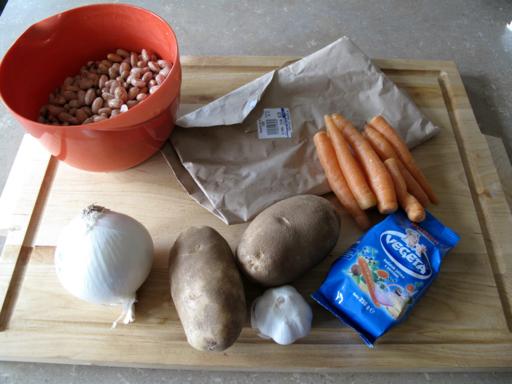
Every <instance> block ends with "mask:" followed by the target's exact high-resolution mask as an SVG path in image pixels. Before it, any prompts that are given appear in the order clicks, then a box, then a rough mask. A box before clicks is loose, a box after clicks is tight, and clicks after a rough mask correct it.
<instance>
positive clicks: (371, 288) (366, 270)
mask: <svg viewBox="0 0 512 384" xmlns="http://www.w3.org/2000/svg"><path fill="white" fill-rule="evenodd" d="M357 264H359V267H360V268H361V273H362V274H363V277H364V282H365V283H366V286H367V287H368V293H369V294H370V297H371V299H372V301H373V304H375V306H376V307H377V308H379V307H380V303H379V301H378V300H377V296H376V295H375V282H374V281H373V278H372V272H371V271H370V267H369V266H368V263H367V262H366V260H365V259H363V258H362V257H359V258H358V259H357Z"/></svg>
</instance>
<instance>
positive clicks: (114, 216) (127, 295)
mask: <svg viewBox="0 0 512 384" xmlns="http://www.w3.org/2000/svg"><path fill="white" fill-rule="evenodd" d="M152 262H153V241H152V240H151V236H150V235H149V232H148V231H147V230H146V228H144V226H143V225H142V224H141V223H139V222H138V221H136V220H135V219H133V218H131V217H129V216H126V215H123V214H121V213H116V212H112V211H110V210H108V209H105V208H103V207H99V206H96V205H90V206H89V207H87V208H85V209H84V210H83V211H82V213H81V214H80V215H78V216H77V217H75V218H74V219H73V220H72V221H71V222H70V223H69V224H68V225H67V226H66V227H65V228H64V230H63V231H62V233H61V235H60V238H59V241H58V244H57V249H56V250H55V269H56V272H57V276H58V278H59V281H60V282H61V284H62V285H63V286H64V288H65V289H67V290H68V291H69V292H70V293H71V294H73V295H74V296H76V297H78V298H80V299H82V300H85V301H88V302H90V303H94V304H109V305H122V306H123V312H122V313H121V315H120V316H119V317H118V319H117V320H116V321H114V323H113V325H112V327H115V326H116V325H117V322H118V321H119V320H121V319H122V320H123V323H124V324H128V323H130V322H132V321H133V320H134V303H135V301H136V298H135V292H136V291H137V289H139V287H140V286H141V285H142V283H143V282H144V280H146V278H147V277H148V275H149V272H150V270H151V264H152Z"/></svg>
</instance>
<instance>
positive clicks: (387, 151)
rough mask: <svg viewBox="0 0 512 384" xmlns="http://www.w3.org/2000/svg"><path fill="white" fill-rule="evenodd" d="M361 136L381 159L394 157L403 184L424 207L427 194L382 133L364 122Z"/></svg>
mask: <svg viewBox="0 0 512 384" xmlns="http://www.w3.org/2000/svg"><path fill="white" fill-rule="evenodd" d="M363 136H364V137H365V138H366V139H367V140H368V141H369V142H370V145H371V146H372V147H373V149H374V150H375V152H377V154H378V155H379V157H380V158H381V159H382V161H385V160H387V159H390V158H394V159H396V162H397V164H398V168H399V169H400V173H401V174H402V176H403V177H404V180H405V184H406V185H407V190H408V191H409V192H410V194H411V195H413V196H414V197H415V198H416V199H418V201H419V202H420V203H421V205H423V206H424V207H426V206H427V205H428V203H429V202H430V200H429V199H428V196H427V194H426V193H425V191H424V190H423V188H421V185H419V184H418V182H417V181H416V179H415V178H414V177H413V176H412V175H411V173H410V172H409V170H408V169H407V167H406V166H405V165H404V163H403V162H402V160H400V158H399V157H398V154H397V153H396V151H395V149H394V148H393V146H392V145H391V144H390V142H389V141H388V140H387V139H386V138H385V137H384V135H383V134H382V133H380V132H379V131H377V130H376V129H375V128H373V127H372V126H371V125H368V124H366V125H365V127H364V130H363Z"/></svg>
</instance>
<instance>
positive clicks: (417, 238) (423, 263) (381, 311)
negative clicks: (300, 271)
mask: <svg viewBox="0 0 512 384" xmlns="http://www.w3.org/2000/svg"><path fill="white" fill-rule="evenodd" d="M458 242H459V236H458V235H457V234H456V233H455V232H454V231H452V230H451V229H450V228H448V227H445V226H444V225H443V224H442V223H441V222H440V221H439V220H437V219H436V218H435V217H434V216H432V215H431V214H430V213H428V212H426V218H425V220H424V221H423V222H421V223H413V222H411V221H410V220H409V219H408V218H407V216H406V215H405V213H404V212H403V211H398V212H396V213H393V214H391V215H389V216H388V217H387V218H386V219H384V220H382V221H381V222H380V223H378V224H376V225H375V226H373V227H372V228H371V229H370V230H369V231H368V232H367V233H366V234H364V235H363V236H362V237H361V238H360V239H359V240H358V241H357V242H356V243H355V244H354V245H352V247H350V248H349V249H348V250H347V251H346V252H345V253H344V254H343V255H342V256H341V257H340V258H339V259H338V260H336V261H335V262H334V263H333V264H332V266H331V268H330V270H329V273H328V275H327V277H326V279H325V281H324V282H323V283H322V285H321V286H320V288H319V289H318V290H317V291H316V292H315V293H313V294H312V297H313V299H314V300H315V301H317V302H318V303H319V304H320V305H322V306H323V307H324V308H326V309H327V310H328V311H330V312H332V313H333V314H334V315H335V316H336V317H337V318H338V319H340V320H341V321H342V322H343V323H345V324H347V325H348V326H350V327H352V328H354V329H355V330H356V331H357V332H358V333H359V335H360V336H361V338H362V339H363V340H364V341H365V343H366V344H367V345H368V346H370V347H372V346H373V344H374V343H375V341H376V340H377V339H378V338H379V337H380V336H382V335H383V334H384V333H386V332H387V331H388V330H389V329H390V328H392V327H393V326H394V325H396V324H398V323H399V322H400V321H402V320H403V319H405V318H406V317H407V315H408V314H409V312H410V311H411V309H412V308H413V307H414V305H415V304H416V303H417V302H418V300H419V299H420V298H421V296H423V294H424V293H425V292H426V291H427V289H428V287H429V286H430V284H432V281H433V280H434V279H435V278H436V276H437V274H438V273H439V269H440V267H441V262H442V260H443V257H444V256H445V255H446V253H448V251H450V249H452V248H453V247H455V245H456V244H457V243H458Z"/></svg>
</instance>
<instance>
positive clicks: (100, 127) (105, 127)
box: [0, 3, 181, 131]
mask: <svg viewBox="0 0 512 384" xmlns="http://www.w3.org/2000/svg"><path fill="white" fill-rule="evenodd" d="M107 7H120V8H131V9H136V10H137V11H140V12H144V13H147V14H149V15H151V16H152V17H154V18H156V19H158V20H160V21H161V22H163V23H164V24H165V25H166V26H167V27H168V29H169V31H170V33H171V34H172V36H173V37H174V40H175V41H176V60H175V62H174V63H173V65H172V68H171V71H170V72H169V74H168V75H167V77H166V78H165V79H164V81H163V82H162V84H160V87H159V88H158V89H157V90H156V91H155V92H154V93H153V94H150V95H149V96H148V99H149V98H150V97H151V96H153V95H155V94H157V93H159V92H162V89H161V88H162V85H164V84H166V83H168V82H169V81H170V78H171V77H172V76H171V75H172V74H175V73H176V72H180V73H179V75H180V77H181V65H180V64H179V62H180V52H179V44H178V38H177V37H176V33H175V32H174V29H173V28H172V26H171V25H170V24H169V22H167V21H166V20H165V19H163V18H162V17H161V16H159V15H157V14H156V13H154V12H153V11H151V10H149V9H147V8H144V7H141V6H138V5H133V4H126V3H100V4H86V5H81V6H78V7H74V8H70V9H67V10H65V11H62V12H58V13H55V14H53V15H51V16H48V17H45V18H44V19H41V20H38V21H36V22H35V23H33V24H31V25H30V26H29V27H28V28H27V29H25V31H23V33H21V34H20V35H19V36H18V37H17V38H16V40H14V42H13V43H12V44H11V46H10V47H9V49H8V50H7V51H6V52H5V54H4V56H3V58H2V59H1V60H0V67H1V64H2V61H3V60H4V59H5V58H6V57H7V56H9V54H11V52H12V50H13V49H14V47H15V46H16V45H17V44H18V43H19V41H20V40H21V39H22V38H23V36H25V34H27V33H28V32H29V31H30V30H31V29H32V28H35V27H36V26H37V25H38V24H40V23H43V22H46V21H47V20H50V19H53V18H56V17H60V16H61V15H64V14H69V13H73V12H77V11H80V10H83V9H86V8H107ZM176 64H178V65H176ZM180 82H181V78H180ZM177 97H179V92H178V96H177ZM0 100H2V101H3V102H4V104H5V106H6V107H7V108H8V109H9V111H10V112H11V113H12V114H14V115H15V116H16V117H17V118H18V119H21V120H23V121H28V122H30V123H31V124H34V125H35V126H36V127H38V128H40V129H48V127H51V128H53V129H62V130H67V129H76V128H80V129H92V130H96V131H124V130H129V129H133V128H134V127H136V126H138V125H140V124H141V123H140V122H138V123H135V124H122V125H119V124H117V125H114V126H111V125H112V124H113V123H112V122H114V123H115V119H114V118H113V119H106V120H102V121H97V122H92V123H88V124H79V125H54V124H45V123H41V122H39V121H37V120H33V119H29V118H27V117H25V116H23V115H21V114H19V113H17V112H16V111H15V110H14V109H13V108H11V106H10V105H9V103H8V102H7V101H6V100H5V99H4V98H3V97H2V96H1V93H0ZM171 103H172V101H171ZM137 107H138V104H137V105H136V106H135V107H133V108H132V109H135V108H137ZM132 109H129V110H128V111H126V112H124V113H123V116H126V115H127V114H129V113H130V111H131V110H132ZM158 115H159V113H157V114H155V116H152V117H151V118H150V119H148V120H147V121H150V120H153V119H154V118H156V117H158ZM116 117H118V116H116Z"/></svg>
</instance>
